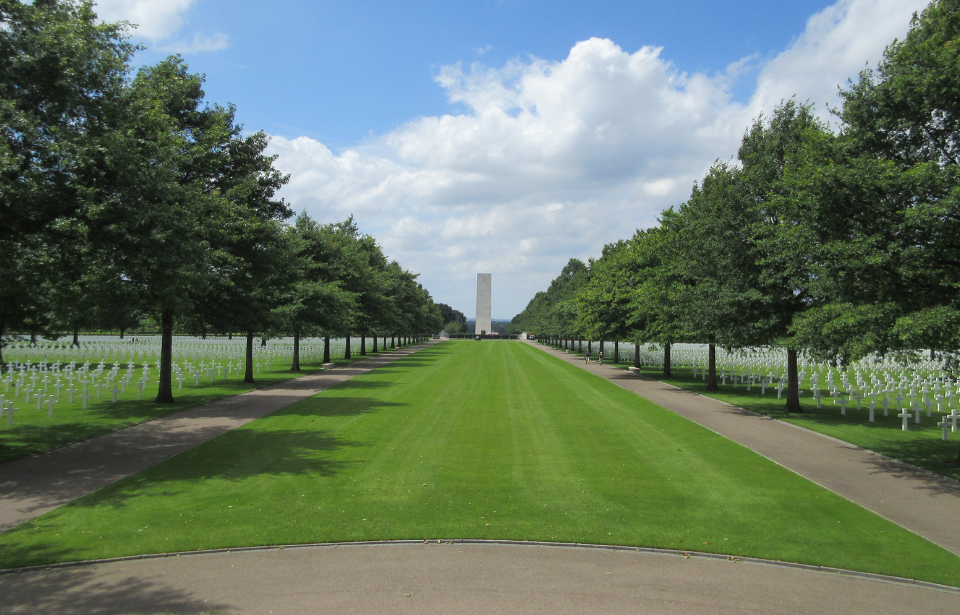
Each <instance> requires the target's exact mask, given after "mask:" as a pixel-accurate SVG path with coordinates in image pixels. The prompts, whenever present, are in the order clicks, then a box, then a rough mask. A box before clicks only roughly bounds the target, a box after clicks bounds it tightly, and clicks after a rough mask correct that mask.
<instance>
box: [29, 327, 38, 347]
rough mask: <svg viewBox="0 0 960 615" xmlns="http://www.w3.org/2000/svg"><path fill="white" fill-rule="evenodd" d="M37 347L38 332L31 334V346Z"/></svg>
mask: <svg viewBox="0 0 960 615" xmlns="http://www.w3.org/2000/svg"><path fill="white" fill-rule="evenodd" d="M36 345H37V332H36V331H31V332H30V346H36Z"/></svg>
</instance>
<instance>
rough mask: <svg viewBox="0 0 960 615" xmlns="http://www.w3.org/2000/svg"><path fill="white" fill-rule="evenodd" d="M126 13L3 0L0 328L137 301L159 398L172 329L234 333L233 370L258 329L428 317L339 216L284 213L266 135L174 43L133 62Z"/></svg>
mask: <svg viewBox="0 0 960 615" xmlns="http://www.w3.org/2000/svg"><path fill="white" fill-rule="evenodd" d="M127 29H128V26H127V24H123V23H118V24H110V23H101V22H100V21H99V20H98V19H97V16H96V14H95V13H94V11H93V8H92V6H91V3H90V2H86V1H84V2H78V1H75V0H34V1H33V2H32V3H25V2H20V1H18V0H0V263H2V264H0V340H2V339H3V335H4V334H10V333H23V332H28V333H32V334H37V333H40V334H52V333H56V332H63V331H72V332H74V335H75V336H76V333H77V332H78V331H80V330H83V329H85V328H87V327H92V326H98V327H105V326H106V327H116V328H119V329H121V330H122V329H124V328H125V327H128V326H130V325H131V324H132V323H134V322H136V321H137V320H138V319H140V318H142V317H143V316H144V315H148V316H150V317H152V318H153V319H155V321H156V322H158V323H159V325H160V328H161V332H162V353H161V355H162V360H161V366H160V390H159V394H158V397H157V401H158V402H171V401H173V395H172V387H171V354H172V336H173V333H174V330H175V329H178V330H180V331H186V332H196V333H199V332H202V331H206V330H207V329H208V328H209V329H213V330H219V331H240V332H244V333H246V334H247V359H248V360H247V373H246V378H247V379H248V380H252V379H253V371H252V366H253V361H252V360H251V359H252V353H253V348H252V344H253V337H254V334H255V333H261V334H264V333H267V334H270V333H274V334H279V333H286V334H290V335H293V336H294V337H295V339H296V340H299V338H300V336H305V335H324V336H328V338H329V336H331V335H332V336H349V335H351V334H353V335H361V336H367V335H376V334H381V335H387V334H389V335H403V336H417V335H423V334H426V333H432V332H435V331H438V330H439V329H440V326H441V325H442V320H441V315H440V310H439V308H438V306H437V305H436V304H434V302H433V300H432V299H431V297H430V295H429V293H428V292H427V291H426V290H425V289H424V288H423V287H422V286H421V285H420V284H418V283H417V281H416V278H417V276H416V274H413V273H410V272H409V271H406V270H404V269H403V268H402V267H401V266H400V265H399V264H397V263H396V262H390V261H388V259H387V258H386V257H385V256H384V254H383V252H382V250H381V248H380V247H379V246H378V245H377V243H376V242H375V240H374V239H373V238H372V237H369V236H367V235H363V234H361V233H360V232H359V231H358V229H357V226H356V224H354V222H353V220H352V219H350V220H347V221H344V222H339V223H334V224H320V223H318V222H317V221H314V220H312V219H310V217H309V216H307V215H306V214H302V215H300V216H299V217H297V218H296V220H295V222H294V223H293V224H289V223H287V222H286V220H288V219H289V218H290V217H292V211H291V210H290V208H289V207H288V205H287V204H286V203H285V202H284V201H283V200H282V199H280V198H278V196H277V192H278V190H279V189H280V188H281V187H282V186H283V185H284V184H285V183H286V182H287V181H288V177H287V176H285V175H283V174H281V173H280V172H279V171H278V170H277V169H275V168H274V166H273V163H274V158H273V157H270V156H267V155H266V154H265V150H266V147H267V142H268V140H267V136H266V135H265V134H264V133H262V132H256V133H253V134H244V132H243V130H242V127H241V126H239V125H238V124H237V123H236V121H235V111H234V108H233V107H232V106H221V105H217V104H209V103H207V102H205V100H204V92H203V89H202V86H203V78H202V76H200V75H196V74H192V73H190V72H189V70H188V67H187V66H186V64H185V63H184V62H183V60H182V59H181V58H180V57H179V56H174V57H170V58H168V59H167V60H165V61H163V62H161V63H159V64H157V65H156V66H147V67H144V68H141V69H139V70H137V71H136V72H135V73H134V72H133V71H132V70H131V65H130V62H131V59H132V57H133V54H134V53H135V51H136V48H134V47H133V46H131V45H130V44H129V42H128V40H127ZM75 339H76V338H75ZM0 348H2V346H0ZM348 348H349V346H348ZM364 351H365V348H364V347H363V346H361V352H364ZM348 352H349V351H348ZM0 361H2V354H0ZM294 369H299V361H298V356H296V353H295V356H294Z"/></svg>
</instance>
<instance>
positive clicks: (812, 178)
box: [512, 0, 960, 412]
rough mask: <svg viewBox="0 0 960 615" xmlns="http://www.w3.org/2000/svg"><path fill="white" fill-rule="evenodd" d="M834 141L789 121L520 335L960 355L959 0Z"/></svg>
mask: <svg viewBox="0 0 960 615" xmlns="http://www.w3.org/2000/svg"><path fill="white" fill-rule="evenodd" d="M840 95H841V98H842V105H841V106H840V107H839V108H837V109H834V110H833V112H834V114H835V116H836V118H837V120H838V122H839V124H840V128H839V130H838V131H836V132H834V131H832V130H831V129H830V128H829V127H828V126H827V125H825V124H824V123H823V122H821V121H820V120H818V119H817V117H816V116H815V115H814V113H813V111H812V109H811V107H810V106H809V105H804V104H798V103H796V102H795V101H792V100H791V101H787V102H784V103H782V104H781V105H780V106H779V107H778V108H777V109H776V110H775V111H774V112H773V114H772V115H771V116H770V117H769V118H764V117H761V118H759V119H758V120H757V121H756V122H755V123H754V124H753V125H752V126H751V127H750V129H749V130H748V131H747V132H746V134H745V135H744V137H743V140H742V143H741V146H740V149H739V151H738V152H737V156H736V160H731V161H720V162H717V163H716V164H715V165H714V166H713V167H712V168H711V169H710V171H709V172H708V173H707V175H706V176H705V177H704V178H703V180H702V181H700V182H699V183H698V184H696V185H695V186H694V188H693V192H692V194H691V195H690V198H689V200H687V202H685V203H683V204H681V205H680V206H679V207H678V208H676V209H674V208H671V209H669V210H667V211H665V212H663V214H662V215H661V217H660V225H659V226H658V227H655V228H651V229H648V230H642V231H638V232H637V233H636V234H635V235H634V236H633V237H631V238H630V239H626V240H621V241H617V242H615V243H612V244H609V245H607V246H606V247H605V248H604V249H603V253H602V255H601V256H600V257H599V258H597V259H595V260H591V261H590V262H589V263H588V264H584V263H582V262H580V261H577V260H571V261H570V262H569V263H568V264H567V266H566V267H564V269H563V271H562V272H561V274H560V276H559V277H557V278H556V279H555V280H554V281H553V282H552V284H551V285H550V287H549V288H548V289H547V290H546V291H544V292H541V293H538V294H537V295H536V296H535V297H534V298H533V300H532V301H531V302H530V304H529V305H528V306H527V307H526V309H525V310H524V311H523V312H522V313H521V314H519V315H518V316H517V317H516V318H515V319H514V321H513V323H512V328H513V330H517V331H519V330H526V331H530V332H533V333H537V334H540V335H543V336H547V337H553V338H558V339H559V338H581V339H582V338H586V339H607V340H615V339H617V340H631V341H634V342H637V343H657V344H660V345H662V346H663V347H664V349H665V352H666V356H665V359H666V360H665V367H664V369H665V370H666V371H668V372H669V369H670V364H669V348H670V344H672V343H675V342H680V341H690V342H699V343H707V344H709V348H710V370H709V386H710V388H716V386H717V385H716V373H715V364H714V356H715V347H716V345H722V346H725V347H749V346H759V345H777V346H780V347H783V348H785V349H786V350H787V359H788V360H787V374H788V380H789V382H788V396H787V405H786V410H787V411H795V412H799V411H800V405H799V395H798V378H797V357H798V353H800V352H807V353H809V354H810V355H811V356H813V357H815V358H818V359H821V360H823V359H827V360H832V361H836V362H840V363H843V362H846V361H850V360H854V359H857V358H860V357H863V356H865V355H867V354H870V353H880V354H884V353H889V352H906V351H911V350H912V351H916V350H918V349H930V352H931V355H933V354H934V353H939V354H940V356H941V357H942V358H944V359H945V360H946V361H948V362H950V361H954V362H955V360H956V356H957V354H956V351H957V350H958V349H960V0H938V1H935V2H933V3H932V4H931V5H930V6H928V7H927V9H926V10H925V11H924V12H923V13H922V15H920V16H917V15H915V16H914V18H913V20H912V22H911V28H910V31H909V34H908V35H907V37H906V39H905V40H903V41H894V42H893V43H892V44H891V45H890V46H889V47H888V48H887V49H886V51H885V53H884V57H883V60H882V61H881V63H880V64H879V66H878V68H877V69H876V70H875V71H874V70H866V71H864V72H863V73H861V74H860V76H859V79H858V80H857V81H856V82H853V83H851V84H850V86H849V87H848V88H847V89H845V90H842V91H841V92H840Z"/></svg>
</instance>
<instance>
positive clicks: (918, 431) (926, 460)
mask: <svg viewBox="0 0 960 615" xmlns="http://www.w3.org/2000/svg"><path fill="white" fill-rule="evenodd" d="M618 367H622V368H623V369H626V365H624V364H619V365H618ZM671 371H672V373H673V376H672V377H670V378H664V377H663V370H662V368H658V367H650V368H646V367H645V368H642V369H641V373H642V374H643V375H644V376H648V377H650V378H654V379H656V380H661V381H663V382H666V383H668V384H672V385H674V386H677V387H681V388H684V389H687V390H689V391H694V392H697V393H700V394H701V395H706V396H708V397H713V398H714V399H719V400H721V401H725V402H727V403H728V404H733V405H734V406H739V407H741V408H745V409H747V410H750V411H752V412H756V413H758V414H763V415H766V416H772V417H774V418H777V419H780V420H782V421H786V422H788V423H792V424H794V425H799V426H800V427H805V428H807V429H810V430H811V431H816V432H819V433H822V434H825V435H828V436H831V437H833V438H837V439H838V440H843V441H844V442H849V443H851V444H854V445H856V446H860V447H863V448H865V449H868V450H871V451H874V452H877V453H881V454H883V455H887V456H889V457H893V458H894V459H900V460H902V461H906V462H907V463H910V464H913V465H915V466H917V467H920V468H924V469H926V470H930V471H931V472H936V473H937V474H941V475H943V476H948V477H950V478H953V479H956V480H960V466H958V465H956V461H957V457H958V454H960V433H950V434H949V437H950V440H948V441H946V442H944V441H943V430H942V428H940V427H937V423H938V422H939V421H940V419H941V418H942V416H943V415H940V414H938V413H937V412H936V408H934V411H933V416H932V417H929V418H928V417H927V415H926V411H923V412H921V413H920V424H919V425H918V424H916V423H914V422H913V418H912V417H913V413H911V419H910V429H909V430H908V431H903V429H902V428H901V427H902V419H900V417H898V416H897V410H896V405H893V406H891V407H890V409H889V413H888V416H883V406H878V407H877V409H876V410H875V411H874V419H875V421H874V422H873V423H871V422H870V420H869V418H870V417H869V415H870V411H869V410H868V409H867V403H868V402H867V401H864V402H863V404H862V408H861V409H860V410H857V407H856V404H855V403H854V404H852V405H849V406H847V414H846V416H844V415H841V414H840V405H839V404H837V405H834V403H833V398H831V397H824V398H823V399H822V400H821V408H820V409H817V403H816V401H814V399H813V397H812V395H811V393H810V391H809V389H804V390H803V394H802V396H801V398H800V404H801V406H802V407H803V409H804V412H803V414H786V413H784V412H783V406H784V403H785V399H777V390H776V388H773V389H771V388H768V389H767V392H766V395H761V393H760V387H757V386H754V387H752V390H751V391H750V392H747V388H746V385H744V384H739V385H737V388H734V387H733V385H732V384H727V385H720V391H708V390H707V386H706V382H704V381H703V380H702V379H701V378H700V372H697V378H694V377H693V370H692V369H686V368H682V369H681V368H674V369H673V370H671ZM783 395H784V398H785V397H786V391H784V394H783Z"/></svg>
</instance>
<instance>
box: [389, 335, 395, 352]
mask: <svg viewBox="0 0 960 615" xmlns="http://www.w3.org/2000/svg"><path fill="white" fill-rule="evenodd" d="M396 347H397V336H396V335H391V336H390V350H393V349H394V348H396Z"/></svg>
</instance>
